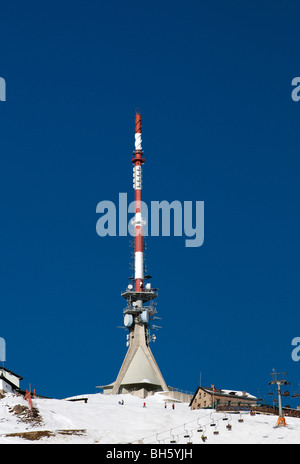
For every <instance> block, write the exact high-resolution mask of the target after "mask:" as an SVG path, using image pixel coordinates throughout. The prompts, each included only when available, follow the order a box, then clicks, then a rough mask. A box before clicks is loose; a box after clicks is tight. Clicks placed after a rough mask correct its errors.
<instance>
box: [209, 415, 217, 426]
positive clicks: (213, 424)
mask: <svg viewBox="0 0 300 464" xmlns="http://www.w3.org/2000/svg"><path fill="white" fill-rule="evenodd" d="M210 420H211V421H212V422H211V424H210V426H211V427H215V426H216V424H215V422H214V420H213V418H212V413H211V415H210Z"/></svg>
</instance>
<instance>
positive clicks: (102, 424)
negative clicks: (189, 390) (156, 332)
mask: <svg viewBox="0 0 300 464" xmlns="http://www.w3.org/2000/svg"><path fill="white" fill-rule="evenodd" d="M81 397H83V398H88V401H87V403H84V402H81V401H76V402H71V401H68V400H56V399H34V400H33V408H34V409H33V416H32V417H31V415H30V410H29V409H28V403H27V401H26V400H25V399H24V398H23V397H21V396H16V395H12V394H7V395H6V396H5V397H4V398H2V399H0V444H4V443H39V444H41V443H100V444H118V443H143V444H157V443H161V444H170V445H171V442H174V441H176V442H177V443H178V444H186V443H190V442H192V443H193V444H204V443H205V444H210V443H214V444H218V443H219V444H224V443H235V444H238V443H244V444H246V443H252V444H257V443H284V444H286V443H300V419H297V418H286V421H287V426H286V427H280V428H275V427H274V426H275V425H276V419H277V418H276V417H274V416H266V415H258V414H256V415H255V416H250V414H249V413H244V414H241V415H239V414H231V415H228V414H227V415H225V414H224V413H216V412H214V411H213V412H212V411H211V410H204V409H202V410H196V411H191V410H190V409H189V407H188V404H186V403H182V404H181V403H176V404H175V409H174V410H173V409H172V407H171V406H172V403H167V408H165V398H164V396H163V395H161V394H155V395H154V396H153V397H148V398H147V399H146V400H142V399H139V398H136V397H134V396H132V395H117V396H112V395H102V394H91V395H80V396H78V397H73V399H74V398H77V399H79V398H81ZM121 400H124V405H121V404H119V402H120V401H121ZM144 401H145V402H146V407H143V403H144ZM241 419H243V422H241V421H240V420H241ZM211 424H216V425H211ZM228 424H230V425H231V426H232V428H231V430H228V428H227V425H228ZM199 430H202V431H199ZM216 431H217V432H219V433H218V434H215V433H214V432H216ZM187 435H189V437H187ZM203 435H204V436H206V437H207V440H206V441H205V442H203V441H202V438H201V437H202V436H203Z"/></svg>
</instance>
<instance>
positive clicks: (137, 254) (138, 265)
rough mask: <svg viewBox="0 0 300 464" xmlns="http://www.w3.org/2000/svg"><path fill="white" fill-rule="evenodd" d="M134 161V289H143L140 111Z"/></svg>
mask: <svg viewBox="0 0 300 464" xmlns="http://www.w3.org/2000/svg"><path fill="white" fill-rule="evenodd" d="M133 153H134V157H133V158H132V162H133V163H134V167H133V188H134V191H135V217H134V220H133V225H134V269H135V272H134V290H135V291H136V292H140V291H143V287H144V244H143V225H144V224H145V223H144V221H143V219H142V164H143V163H144V162H145V159H144V158H143V151H142V116H141V114H140V113H136V115H135V150H134V152H133Z"/></svg>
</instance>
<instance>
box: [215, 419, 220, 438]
mask: <svg viewBox="0 0 300 464" xmlns="http://www.w3.org/2000/svg"><path fill="white" fill-rule="evenodd" d="M218 424H219V421H218V422H217V424H216V426H215V430H214V435H219V430H218Z"/></svg>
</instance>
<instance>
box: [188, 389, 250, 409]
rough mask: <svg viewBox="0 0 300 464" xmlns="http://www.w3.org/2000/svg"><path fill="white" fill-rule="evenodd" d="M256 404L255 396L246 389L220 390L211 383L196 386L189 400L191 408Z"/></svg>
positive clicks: (226, 407)
mask: <svg viewBox="0 0 300 464" xmlns="http://www.w3.org/2000/svg"><path fill="white" fill-rule="evenodd" d="M256 405H257V398H256V397H255V396H253V395H250V393H247V392H246V391H235V390H221V389H219V388H215V386H214V385H211V386H210V387H209V388H204V387H198V388H197V390H196V392H195V394H194V396H193V398H192V400H191V402H190V408H191V409H201V408H213V409H220V410H221V409H238V408H245V407H251V406H256Z"/></svg>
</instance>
